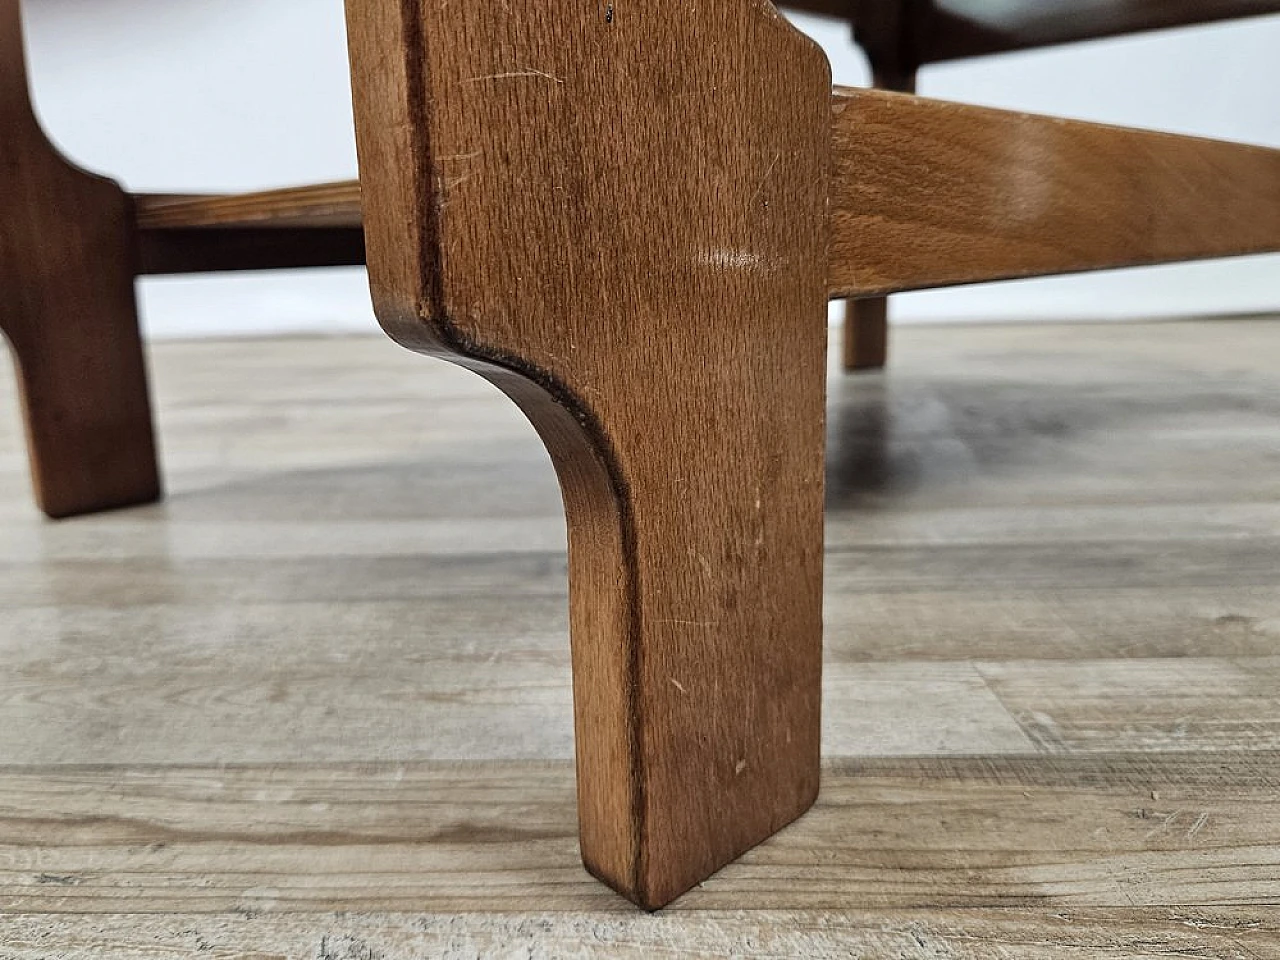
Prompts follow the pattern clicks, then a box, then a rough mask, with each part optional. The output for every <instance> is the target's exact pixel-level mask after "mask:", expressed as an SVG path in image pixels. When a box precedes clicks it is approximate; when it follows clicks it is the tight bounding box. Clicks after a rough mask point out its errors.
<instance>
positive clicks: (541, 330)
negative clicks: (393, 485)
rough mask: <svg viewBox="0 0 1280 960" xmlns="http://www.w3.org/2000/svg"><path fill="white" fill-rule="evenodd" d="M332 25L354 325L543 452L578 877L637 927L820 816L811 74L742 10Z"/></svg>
mask: <svg viewBox="0 0 1280 960" xmlns="http://www.w3.org/2000/svg"><path fill="white" fill-rule="evenodd" d="M348 13H349V16H348V27H349V35H350V39H351V54H352V75H353V82H354V89H355V104H356V125H357V139H358V143H359V148H360V164H361V180H362V184H363V188H364V207H365V220H366V235H367V243H368V253H369V266H370V281H371V286H372V289H373V294H374V302H375V310H376V312H377V314H378V316H379V319H380V320H381V322H382V323H383V325H384V327H385V328H386V329H387V330H388V332H389V333H390V334H391V335H392V336H393V337H394V338H396V339H397V340H399V341H400V342H402V343H404V344H405V345H406V346H409V347H411V348H413V349H415V350H419V351H422V352H426V353H436V354H440V355H442V356H446V357H449V358H451V359H454V360H457V361H458V362H461V363H463V364H466V365H468V366H471V367H472V368H473V369H476V370H477V371H479V372H480V373H482V374H483V375H484V376H486V377H488V378H490V379H491V380H492V381H493V382H494V383H496V384H498V385H499V386H500V387H501V388H502V389H503V390H504V391H506V392H507V393H508V394H509V395H510V396H511V397H512V398H513V399H515V400H516V402H517V403H518V404H520V406H521V407H522V408H523V409H524V411H525V412H526V414H527V415H528V416H529V417H530V419H531V420H532V421H533V423H534V425H535V427H536V428H537V429H538V431H539V433H540V435H541V436H542V438H543V440H544V442H545V443H546V444H547V446H548V449H549V450H550V452H551V455H552V458H553V460H554V461H555V463H556V466H557V470H558V473H559V476H560V481H561V484H562V487H563V491H564V498H565V509H566V514H567V521H568V527H569V544H570V546H569V556H570V595H571V596H570V606H571V624H572V643H573V652H574V675H575V696H574V699H575V707H576V728H575V729H576V741H577V750H578V762H579V782H580V785H581V789H580V793H579V810H580V816H581V823H582V849H583V857H584V860H585V862H586V863H587V864H588V866H589V868H590V869H591V870H592V871H593V872H595V873H596V874H597V875H599V876H600V877H601V878H602V879H604V880H606V881H607V882H608V883H610V884H612V885H613V886H614V887H615V888H617V889H618V890H620V891H622V892H624V893H625V894H626V895H627V896H628V897H630V898H632V899H634V900H635V901H636V902H637V903H640V904H642V905H644V906H647V907H657V906H660V905H662V904H664V903H667V902H668V901H670V900H671V899H672V898H674V897H675V896H677V895H678V894H680V893H681V892H683V891H684V890H686V889H687V888H688V887H689V886H691V885H692V884H694V883H696V882H698V881H700V880H702V879H703V878H705V877H706V876H707V875H708V874H709V873H711V872H712V871H714V870H715V869H717V868H718V867H720V866H721V865H723V864H724V863H726V862H728V861H729V860H731V859H732V858H733V857H735V856H737V855H738V854H740V853H741V852H742V851H744V850H746V849H748V848H749V847H751V846H752V845H753V844H755V843H757V842H759V841H760V840H761V839H763V838H764V837H766V836H768V835H769V834H771V833H772V832H774V831H775V830H777V829H779V828H780V827H781V826H783V825H784V824H786V823H787V822H789V821H790V820H792V819H794V818H795V817H797V816H798V815H799V814H800V813H801V812H803V811H804V810H805V809H806V808H807V807H808V806H809V805H810V804H811V803H812V801H813V798H814V796H815V795H816V792H817V786H818V782H817V773H818V767H817V762H818V732H819V724H818V715H819V671H820V647H821V577H822V574H821V543H822V529H821V527H822V445H823V444H822V424H823V370H824V360H823V357H824V350H825V337H824V336H823V330H822V327H823V322H822V318H823V299H824V298H823V293H824V289H823V276H822V261H823V246H824V237H823V206H824V202H825V188H824V174H825V170H826V150H827V139H828V135H829V133H828V125H827V123H826V120H825V117H824V114H825V111H826V110H827V104H828V100H829V90H830V79H829V73H828V69H827V64H826V60H825V58H824V57H823V56H822V54H821V52H820V51H819V50H818V49H817V47H815V46H814V45H812V44H811V43H810V42H809V41H808V40H806V39H805V38H803V37H802V36H801V35H800V34H798V33H796V32H795V31H794V30H793V29H792V28H791V27H790V26H789V25H788V24H787V23H786V22H785V21H784V20H782V18H781V17H780V16H779V15H778V14H777V13H776V11H774V10H773V8H772V7H770V6H768V5H767V4H764V3H757V2H741V0H714V2H712V3H708V4H704V5H699V6H697V7H678V6H677V7H673V6H671V5H669V4H662V3H659V2H657V0H642V2H640V3H638V4H634V5H629V6H626V7H618V8H617V9H616V10H615V9H614V8H613V7H606V6H601V7H599V8H587V7H583V6H581V5H580V4H575V3H569V2H567V0H566V2H558V3H553V4H551V5H550V6H546V5H544V6H542V7H540V8H539V9H538V11H536V12H532V11H526V10H514V11H512V12H511V14H510V15H506V16H502V17H495V16H493V15H492V13H491V11H489V10H487V9H485V8H481V7H476V6H474V5H471V4H449V5H439V6H433V5H421V4H418V3H414V2H409V0H374V2H354V0H353V2H351V3H349V4H348ZM746 61H750V62H752V63H755V64H756V65H757V66H756V68H755V69H753V70H750V71H744V70H742V69H741V64H742V63H743V62H746ZM673 63H679V64H680V69H679V70H673V69H672V68H671V65H672V64H673ZM784 318H785V325H786V331H785V335H783V334H782V332H781V331H780V330H779V329H778V325H779V323H781V322H782V321H783V319H784Z"/></svg>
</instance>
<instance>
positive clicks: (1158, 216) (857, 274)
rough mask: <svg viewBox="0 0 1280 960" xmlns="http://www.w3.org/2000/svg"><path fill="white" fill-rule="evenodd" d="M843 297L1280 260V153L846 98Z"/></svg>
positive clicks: (839, 238)
mask: <svg viewBox="0 0 1280 960" xmlns="http://www.w3.org/2000/svg"><path fill="white" fill-rule="evenodd" d="M832 111H833V137H832V156H833V161H832V176H831V205H830V208H829V227H830V237H831V243H830V262H829V266H828V274H827V276H828V284H829V286H830V291H831V295H832V296H842V295H852V294H875V293H884V292H890V291H895V290H907V289H914V288H922V287H937V286H946V285H950V284H958V283H971V282H977V281H982V280H998V279H1003V278H1010V277H1020V276H1038V275H1044V274H1052V273H1070V272H1074V271H1081V270H1097V269H1103V268H1107V267H1122V266H1132V265H1136V264H1144V263H1160V262H1166V261H1177V260H1194V259H1198V258H1205V257H1223V256H1232V255H1239V254H1246V253H1262V252H1268V251H1275V250H1280V150H1273V149H1266V148H1262V147H1251V146H1245V145H1242V144H1232V143H1222V142H1216V141H1211V140H1201V139H1197V138H1193V137H1175V136H1170V135H1167V134H1159V133H1149V132H1143V131H1135V130H1128V129H1124V128H1120V127H1106V126H1100V125H1097V124H1087V123H1079V122H1074V121H1067V120H1055V119H1051V118H1046V117H1035V116H1030V115H1026V114H1017V113H1010V112H1006V111H1000V110H989V109H986V108H980V107H969V106H962V105H959V104H950V103H941V102H937V101H932V100H927V99H923V98H916V97H907V96H900V95H896V94H891V93H884V92H881V91H873V90H854V89H851V88H839V89H837V90H836V91H835V93H834V96H833V99H832Z"/></svg>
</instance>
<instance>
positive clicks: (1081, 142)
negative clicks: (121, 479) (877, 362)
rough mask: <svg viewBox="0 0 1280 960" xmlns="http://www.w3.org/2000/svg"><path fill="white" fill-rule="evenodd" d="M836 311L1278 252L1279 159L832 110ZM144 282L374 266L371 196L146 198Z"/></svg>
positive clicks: (333, 188)
mask: <svg viewBox="0 0 1280 960" xmlns="http://www.w3.org/2000/svg"><path fill="white" fill-rule="evenodd" d="M832 116H833V125H832V157H833V163H832V175H831V182H830V187H829V190H830V200H831V202H830V205H829V208H828V221H829V222H828V228H829V231H830V240H831V242H830V249H829V258H830V259H829V263H828V268H827V276H828V293H829V296H830V297H831V298H833V299H835V298H839V297H849V296H872V295H878V294H882V293H889V292H894V291H900V290H910V289H919V288H923V287H933V286H945V285H949V284H958V283H977V282H981V281H986V280H1001V279H1009V278H1014V277H1030V276H1044V275H1048V274H1058V273H1072V272H1078V271H1084V270H1098V269H1105V268H1110V267H1124V266H1134V265H1139V264H1152V263H1163V262H1169V261H1177V260H1194V259H1202V258H1208V257H1226V256H1234V255H1240V254H1250V253H1263V252H1267V251H1272V250H1276V249H1280V151H1276V150H1271V149H1266V148H1262V147H1252V146H1245V145H1241V144H1235V143H1223V142H1219V141H1212V140H1202V139H1198V138H1192V137H1178V136H1171V135H1168V134H1161V133H1150V132H1146V131H1140V130H1128V129H1124V128H1120V127H1107V126H1101V125H1097V124H1090V123H1081V122H1074V121H1064V120H1056V119H1052V118H1047V117H1036V116H1029V115H1025V114H1017V113H1010V112H1006V111H1000V110H990V109H986V108H981V107H970V106H962V105H959V104H951V103H942V102H938V101H932V100H923V99H919V98H914V97H906V96H900V95H897V94H891V93H884V92H880V91H870V90H860V89H843V88H837V89H836V90H834V91H833V93H832ZM134 202H135V211H136V217H137V223H138V227H139V233H140V250H141V257H140V259H141V267H140V272H141V273H144V274H156V273H194V272H207V271H221V270H255V269H270V268H282V267H306V266H342V265H351V264H362V263H364V260H365V250H364V233H363V224H362V220H361V210H360V184H359V183H358V182H357V181H347V182H343V183H332V184H321V185H318V186H313V187H300V188H295V189H288V190H272V191H266V192H261V193H252V194H243V195H233V196H145V195H144V196H138V197H135V198H134Z"/></svg>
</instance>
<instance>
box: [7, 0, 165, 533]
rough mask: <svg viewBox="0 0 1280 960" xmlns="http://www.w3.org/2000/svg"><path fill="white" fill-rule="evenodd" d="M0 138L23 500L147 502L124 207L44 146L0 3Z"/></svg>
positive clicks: (59, 510)
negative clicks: (28, 488) (21, 425)
mask: <svg viewBox="0 0 1280 960" xmlns="http://www.w3.org/2000/svg"><path fill="white" fill-rule="evenodd" d="M0 131H3V134H2V135H0V171H3V175H2V176H0V331H3V333H4V335H5V337H6V338H7V339H8V341H9V344H10V346H11V347H12V352H13V357H14V360H15V361H16V363H17V365H18V368H19V370H20V376H19V378H18V384H17V389H18V392H19V394H20V400H21V404H22V409H23V411H24V416H25V420H26V424H27V441H28V447H29V451H30V463H31V478H32V483H33V486H34V488H35V495H36V500H37V501H38V502H39V504H40V506H41V507H42V508H43V509H44V511H45V512H46V513H48V514H49V515H50V516H53V517H63V516H68V515H71V514H77V513H84V512H87V511H92V510H103V509H107V508H110V507H118V506H123V505H127V504H136V503H143V502H147V501H149V500H154V499H155V498H156V497H157V496H158V495H159V490H160V481H159V471H158V468H157V465H156V455H155V444H154V441H153V438H152V431H151V413H150V402H149V399H148V395H147V374H146V367H145V362H144V359H143V353H142V343H141V339H140V337H139V333H138V321H137V312H136V307H135V304H134V293H133V276H134V248H133V229H132V218H133V214H132V210H131V207H130V202H129V198H128V196H126V195H125V194H124V193H123V192H121V190H120V188H119V187H117V186H116V184H114V183H112V182H111V181H109V180H104V179H102V178H99V177H95V176H92V175H90V174H88V173H85V172H84V171H82V170H79V169H77V168H75V167H73V166H72V165H71V164H69V163H68V162H67V161H66V160H65V159H63V157H62V156H61V155H60V154H59V153H58V152H57V150H56V149H55V148H54V147H53V146H52V145H51V144H50V143H49V142H48V140H46V139H45V136H44V133H43V132H42V131H41V129H40V127H39V124H38V123H37V122H36V119H35V116H34V114H33V113H32V110H31V104H30V102H29V100H28V91H27V78H26V70H25V64H24V57H23V44H22V31H21V23H20V18H19V10H18V0H0ZM12 395H13V394H12V392H11V393H10V396H12Z"/></svg>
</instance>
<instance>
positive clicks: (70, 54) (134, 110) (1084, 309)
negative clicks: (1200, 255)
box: [25, 0, 1280, 336]
mask: <svg viewBox="0 0 1280 960" xmlns="http://www.w3.org/2000/svg"><path fill="white" fill-rule="evenodd" d="M25 10H26V19H27V32H28V44H29V48H30V58H31V72H32V76H33V83H34V86H35V99H36V104H37V109H38V110H39V112H40V114H41V116H42V118H43V120H44V123H45V126H46V128H47V129H48V131H49V133H50V135H51V136H52V137H53V139H54V140H56V141H57V142H58V143H59V145H61V147H62V148H63V149H64V150H65V151H66V152H67V153H68V154H70V155H71V156H72V157H74V158H75V159H76V160H78V161H79V162H81V163H82V164H84V165H86V166H88V167H91V168H93V169H96V170H100V171H103V172H106V173H109V174H110V175H112V176H114V177H116V178H117V179H119V180H121V181H122V182H123V183H124V184H125V185H126V186H127V187H129V188H130V189H133V190H138V191H144V190H154V191H183V190H191V191H197V192H198V191H205V190H243V189H253V188H266V187H274V186H280V185H286V184H297V183H306V182H318V181H323V180H334V179H346V178H350V177H354V176H355V149H354V144H353V141H352V134H351V112H350V103H349V95H348V92H347V77H346V52H345V47H344V43H345V40H344V34H343V25H342V9H341V2H340V0H201V2H194V3H193V2H175V0H93V2H86V0H26V2H25ZM796 19H797V22H798V24H799V25H800V26H801V27H802V29H805V30H806V31H808V32H810V33H811V34H813V35H814V36H815V37H816V38H817V39H818V40H819V42H821V43H822V45H823V47H824V48H825V49H826V51H827V54H828V56H829V57H830V58H831V63H832V71H833V74H834V79H835V81H836V82H837V83H844V84H850V85H861V84H865V83H866V82H867V79H868V73H867V69H866V65H865V62H864V61H863V59H862V57H861V55H860V53H858V51H857V50H856V48H855V47H854V46H853V45H852V43H850V42H849V40H848V38H847V32H846V29H845V28H844V27H843V26H842V25H841V24H837V23H831V22H828V21H820V20H816V19H811V18H802V17H797V18H796ZM920 92H921V93H923V94H926V95H928V96H935V97H943V98H948V99H954V100H960V101H965V102H970V103H980V104H988V105H992V106H1000V107H1009V108H1014V109H1020V110H1030V111H1035V112H1042V113H1051V114H1057V115H1060V116H1068V117H1079V118H1082V119H1088V120H1098V121H1104V122H1108V123H1121V124H1128V125H1132V126H1144V127H1154V128H1159V129H1165V130H1171V131H1179V132H1185V133H1192V134H1200V135H1204V136H1214V137H1222V138H1225V139H1238V140H1248V141H1251V142H1255V143H1263V144H1269V145H1274V146H1280V16H1271V17H1266V18H1261V19H1255V20H1250V21H1241V22H1237V23H1231V24H1218V25H1213V26H1208V27H1198V28H1191V29H1182V30H1175V31H1166V32H1163V33H1159V34H1150V35H1146V36H1140V37H1128V38H1123V39H1119V40H1104V41H1095V42H1091V43H1086V44H1076V45H1073V46H1071V47H1064V48H1057V49H1052V50H1044V51H1033V52H1029V53H1023V54H1016V55H1013V56H1005V57H998V58H992V59H986V60H977V61H973V62H967V63H958V64H947V65H940V66H935V67H930V68H927V69H926V70H925V71H924V72H923V74H922V76H921V82H920ZM142 299H143V311H144V322H145V324H146V327H147V329H148V332H149V333H150V334H152V335H153V336H202V335H224V334H233V333H269V332H280V331H294V330H321V331H340V330H362V329H371V328H372V326H373V321H372V319H371V316H370V313H369V306H368V296H367V292H366V289H365V286H364V277H363V273H362V271H360V270H355V269H350V270H326V271H308V272H305V273H266V274H257V275H237V276H223V277H218V278H197V279H191V278H180V279H167V278H166V279H153V280H147V281H145V282H144V283H143V285H142ZM1277 309H1280V257H1277V256H1269V257H1252V258H1244V259H1240V260H1234V261H1219V262H1213V263H1201V264H1191V265H1182V266H1176V267H1159V268H1150V269H1143V270H1127V271H1118V272H1115V273H1108V274H1092V275H1088V276H1082V277H1063V278H1053V279H1048V280H1037V281H1023V282H1018V283H1005V284H993V285H987V286H980V287H970V288H966V289H963V290H945V291H937V292H929V293H919V294H909V295H906V296H902V297H899V298H898V299H897V301H896V306H895V312H894V316H895V319H897V320H899V321H903V322H911V321H918V320H933V321H937V320H966V319H999V320H1044V319H1084V318H1094V319H1100V318H1105V319H1111V318H1122V317H1132V316H1166V315H1182V314H1195V313H1206V312H1228V313H1240V312H1256V311H1266V310H1277Z"/></svg>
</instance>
